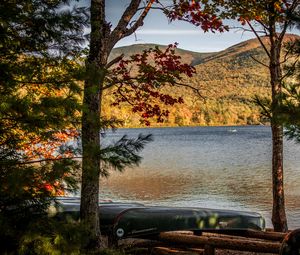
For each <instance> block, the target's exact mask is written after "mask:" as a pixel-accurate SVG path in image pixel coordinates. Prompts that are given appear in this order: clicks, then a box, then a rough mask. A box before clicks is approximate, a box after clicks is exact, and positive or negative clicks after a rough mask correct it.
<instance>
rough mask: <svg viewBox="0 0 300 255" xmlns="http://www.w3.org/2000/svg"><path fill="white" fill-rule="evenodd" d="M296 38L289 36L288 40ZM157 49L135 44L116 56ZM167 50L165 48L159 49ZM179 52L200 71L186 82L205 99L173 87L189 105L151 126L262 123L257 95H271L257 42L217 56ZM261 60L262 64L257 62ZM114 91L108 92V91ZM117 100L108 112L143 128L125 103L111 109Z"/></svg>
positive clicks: (178, 107) (119, 50)
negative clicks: (255, 99) (163, 121)
mask: <svg viewBox="0 0 300 255" xmlns="http://www.w3.org/2000/svg"><path fill="white" fill-rule="evenodd" d="M291 38H294V36H293V35H289V36H287V38H286V40H289V39H291ZM154 46H155V45H149V44H148V45H147V44H140V45H131V46H127V47H121V48H117V49H114V50H113V53H112V56H111V58H113V57H116V56H118V55H120V54H122V53H123V54H124V55H125V56H129V55H132V54H136V53H139V52H141V51H142V50H143V49H145V48H149V47H154ZM159 47H162V49H163V48H164V47H165V46H159ZM177 54H179V55H180V56H181V57H182V60H183V61H184V62H186V63H189V64H192V65H194V66H195V68H196V71H197V73H196V75H195V76H194V77H193V78H191V79H188V80H186V81H185V83H186V84H189V85H191V86H193V87H196V88H198V89H200V93H201V96H202V97H199V96H198V95H196V94H195V93H194V92H193V91H192V90H191V89H188V88H184V87H173V88H169V89H168V93H169V94H170V95H177V96H178V95H182V96H183V98H184V104H180V105H176V106H174V107H170V109H169V111H170V116H169V118H168V120H166V121H165V123H159V124H158V123H155V121H152V122H151V126H186V125H257V124H261V123H262V120H261V118H260V113H259V111H260V109H259V107H258V106H257V105H256V104H255V103H254V102H253V99H254V96H255V95H263V96H268V95H270V93H271V91H270V88H269V77H268V69H267V68H266V67H264V66H263V65H261V64H260V63H258V61H260V62H263V63H265V64H268V62H267V58H266V56H265V53H264V51H263V49H262V48H261V47H260V45H259V42H258V40H256V39H251V40H248V41H246V42H242V43H240V44H237V45H234V46H232V47H230V48H228V49H226V50H224V51H221V52H217V53H197V52H191V51H185V50H181V49H178V50H177ZM256 60H258V61H256ZM107 93H109V92H107ZM112 102H113V99H112V98H111V99H109V100H108V101H105V102H104V104H105V105H106V107H104V108H103V109H105V112H104V114H105V115H107V116H116V117H118V118H121V119H123V120H124V121H125V126H126V127H133V126H135V127H136V126H140V122H139V119H140V118H139V116H138V115H135V114H134V113H132V111H131V110H130V107H124V105H122V106H120V107H119V108H118V107H110V106H109V105H110V104H111V103H112Z"/></svg>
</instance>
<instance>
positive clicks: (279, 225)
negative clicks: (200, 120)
mask: <svg viewBox="0 0 300 255" xmlns="http://www.w3.org/2000/svg"><path fill="white" fill-rule="evenodd" d="M275 32H276V31H275V26H274V29H273V31H272V32H271V33H270V43H271V44H270V67H269V69H270V77H271V87H272V120H271V129H272V187H273V210H272V223H273V226H274V230H275V231H278V232H286V231H287V230H288V227H287V219H286V214H285V202H284V186H283V126H282V124H280V123H279V122H278V113H277V109H278V107H279V106H280V94H281V93H282V86H281V79H282V70H281V63H280V51H281V45H282V41H281V40H279V39H278V37H276V33H275Z"/></svg>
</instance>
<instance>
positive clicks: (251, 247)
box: [130, 230, 286, 255]
mask: <svg viewBox="0 0 300 255" xmlns="http://www.w3.org/2000/svg"><path fill="white" fill-rule="evenodd" d="M197 234H198V235H194V234H193V232H165V233H160V234H159V235H158V236H156V237H151V239H147V240H136V241H133V242H132V243H131V245H130V247H131V248H134V247H136V248H137V247H139V248H141V247H144V248H147V249H148V250H149V251H150V252H149V253H150V254H161V255H165V254H166V255H167V254H178V255H180V254H181V255H194V254H197V255H199V254H203V255H215V250H216V249H226V250H235V251H248V252H258V253H272V254H279V252H280V248H281V245H282V241H283V239H284V237H285V235H286V234H284V233H275V232H261V231H253V230H251V231H250V230H249V231H244V232H237V233H231V234H230V235H229V234H225V233H223V234H219V233H201V235H199V233H197Z"/></svg>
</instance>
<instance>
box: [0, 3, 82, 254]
mask: <svg viewBox="0 0 300 255" xmlns="http://www.w3.org/2000/svg"><path fill="white" fill-rule="evenodd" d="M66 4H68V1H64V0H54V1H31V0H24V1H20V2H18V3H16V2H15V1H10V0H4V1H1V3H0V229H1V233H0V235H1V237H0V240H1V244H0V250H1V252H5V251H15V250H16V249H17V247H18V246H19V245H20V240H22V238H23V237H24V234H25V232H27V231H28V229H30V228H31V225H32V224H33V223H34V222H37V221H40V220H41V219H42V218H43V217H44V215H45V212H46V209H47V207H48V205H49V203H50V202H51V200H52V199H51V197H52V196H53V195H55V194H58V193H59V192H61V189H62V188H63V187H68V188H70V189H71V190H73V189H75V188H76V187H77V184H76V183H77V182H76V179H75V178H74V177H75V175H74V171H75V170H76V169H78V163H77V162H76V161H72V160H71V159H68V158H67V159H62V160H58V159H59V156H60V155H63V154H62V153H64V152H66V151H69V150H72V149H71V147H70V146H67V145H64V146H62V147H61V148H59V146H58V142H59V138H58V137H55V134H56V133H57V132H61V131H62V130H66V132H67V133H68V132H69V130H71V129H72V128H73V129H74V128H76V124H77V122H78V117H79V116H78V113H79V111H80V104H79V101H78V100H79V97H80V93H81V88H80V86H79V84H78V83H77V81H76V80H77V77H78V74H79V73H80V72H81V66H80V62H79V58H78V57H79V56H80V54H81V43H83V42H84V36H83V29H84V26H85V25H86V24H87V16H86V14H85V9H78V8H74V9H72V10H71V9H70V8H68V7H67V5H66ZM33 145H36V147H35V149H36V150H37V151H36V152H34V153H33V151H31V152H32V154H30V151H29V150H30V148H31V146H33ZM28 148H29V149H28ZM52 149H53V151H52ZM63 151H64V152H63ZM74 153H76V151H74ZM46 155H47V156H46ZM49 155H51V156H52V157H53V158H55V159H56V160H54V161H51V160H50V159H51V158H49V157H48V156H49ZM4 230H5V231H4ZM43 241H45V240H44V239H43ZM44 248H46V247H44Z"/></svg>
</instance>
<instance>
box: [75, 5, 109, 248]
mask: <svg viewBox="0 0 300 255" xmlns="http://www.w3.org/2000/svg"><path fill="white" fill-rule="evenodd" d="M107 28H108V27H107V25H106V23H105V1H104V0H92V1H91V38H90V52H89V56H88V59H87V61H86V80H85V83H84V96H83V113H82V156H83V159H82V177H81V178H82V181H81V204H80V216H81V221H82V223H83V224H84V226H85V229H86V231H88V238H89V242H88V244H86V247H83V248H84V249H93V248H97V247H100V245H101V244H100V223H99V207H98V203H99V178H100V157H99V151H100V113H101V97H102V88H103V82H104V77H105V64H106V62H107V50H106V43H105V42H106V40H105V39H106V36H107Z"/></svg>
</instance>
